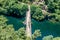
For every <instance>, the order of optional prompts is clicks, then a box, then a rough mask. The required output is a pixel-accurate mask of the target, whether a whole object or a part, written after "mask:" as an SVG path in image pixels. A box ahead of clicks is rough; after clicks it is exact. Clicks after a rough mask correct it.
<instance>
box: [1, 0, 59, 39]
mask: <svg viewBox="0 0 60 40" xmlns="http://www.w3.org/2000/svg"><path fill="white" fill-rule="evenodd" d="M28 5H30V14H31V19H34V20H36V21H37V22H40V23H42V22H44V21H49V22H51V23H53V24H56V25H57V24H59V25H58V26H56V27H53V26H52V28H51V29H52V30H54V31H56V32H58V31H59V32H58V33H57V34H59V36H55V37H54V36H53V35H44V36H43V37H42V35H43V34H42V31H41V30H40V29H35V30H34V32H33V33H32V36H31V37H32V40H60V0H0V40H31V38H29V37H27V36H26V34H25V32H26V31H25V30H26V27H25V25H24V26H22V27H20V28H18V29H17V30H16V29H15V28H14V25H13V23H12V24H9V23H8V21H9V19H8V18H9V17H12V18H13V19H14V18H16V20H17V19H23V18H24V20H25V17H26V13H27V11H28V10H29V9H28ZM13 19H11V21H14V20H15V19H14V20H13ZM16 22H18V21H16ZM21 22H22V21H21ZM22 23H23V22H22ZM31 23H32V24H33V22H31ZM15 24H16V25H18V24H17V23H15ZM43 25H44V24H43ZM47 25H48V24H46V26H47ZM36 27H38V25H37V26H36ZM16 28H17V26H16ZM54 28H55V29H54ZM48 29H49V27H48ZM40 37H42V38H40ZM37 38H39V39H37Z"/></svg>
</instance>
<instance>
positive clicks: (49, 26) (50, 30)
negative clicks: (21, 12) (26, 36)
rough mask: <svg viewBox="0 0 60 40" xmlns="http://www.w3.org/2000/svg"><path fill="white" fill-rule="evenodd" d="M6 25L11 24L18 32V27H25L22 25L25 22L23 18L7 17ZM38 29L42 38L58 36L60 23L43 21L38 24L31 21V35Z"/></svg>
mask: <svg viewBox="0 0 60 40" xmlns="http://www.w3.org/2000/svg"><path fill="white" fill-rule="evenodd" d="M6 17H7V19H8V22H7V23H8V24H13V26H14V29H15V30H18V29H19V28H20V27H25V25H24V24H23V21H24V20H25V19H24V18H20V19H18V18H14V17H10V16H9V17H8V16H6ZM36 29H40V30H41V33H42V37H43V36H46V35H53V36H54V37H55V36H60V23H59V24H57V23H51V22H49V21H43V22H38V21H36V20H34V19H32V33H33V32H34V31H35V30H36ZM42 37H39V38H37V40H41V39H42Z"/></svg>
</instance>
